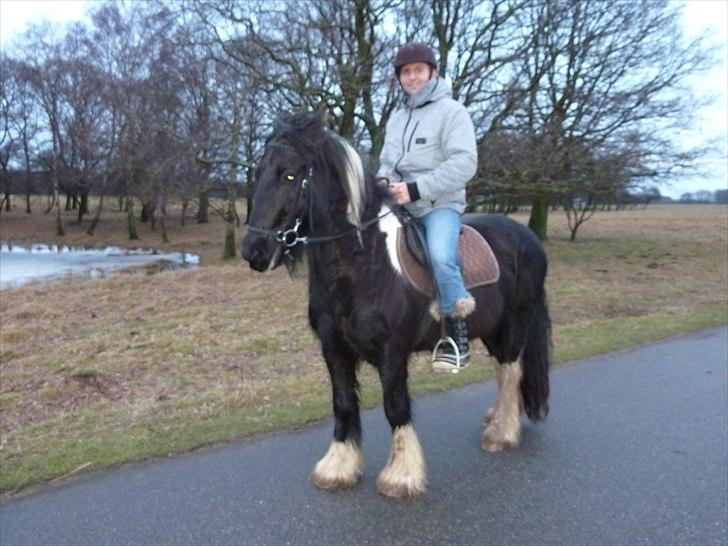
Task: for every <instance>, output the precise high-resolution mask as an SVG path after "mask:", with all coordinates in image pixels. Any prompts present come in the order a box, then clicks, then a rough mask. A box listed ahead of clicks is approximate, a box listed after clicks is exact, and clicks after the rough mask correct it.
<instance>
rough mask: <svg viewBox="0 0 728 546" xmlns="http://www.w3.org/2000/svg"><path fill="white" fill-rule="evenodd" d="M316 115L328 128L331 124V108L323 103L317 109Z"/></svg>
mask: <svg viewBox="0 0 728 546" xmlns="http://www.w3.org/2000/svg"><path fill="white" fill-rule="evenodd" d="M316 116H317V117H318V118H319V120H320V121H321V125H323V126H324V127H326V128H328V127H329V126H330V123H329V109H328V108H327V107H326V105H325V104H322V105H321V106H319V107H318V108H317V109H316Z"/></svg>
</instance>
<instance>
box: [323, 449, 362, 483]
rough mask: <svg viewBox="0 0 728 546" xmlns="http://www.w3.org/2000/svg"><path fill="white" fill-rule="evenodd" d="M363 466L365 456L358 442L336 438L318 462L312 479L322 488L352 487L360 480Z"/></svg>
mask: <svg viewBox="0 0 728 546" xmlns="http://www.w3.org/2000/svg"><path fill="white" fill-rule="evenodd" d="M363 467H364V457H363V456H362V452H361V448H360V447H359V446H358V445H357V444H355V443H354V442H337V441H336V440H334V441H333V442H331V445H330V446H329V450H328V451H327V452H326V455H324V457H323V458H322V459H321V460H320V461H319V462H318V463H316V468H314V469H313V474H312V475H311V479H312V480H313V483H314V485H315V486H316V487H320V488H321V489H339V488H343V487H351V486H352V485H355V484H356V483H357V482H358V481H359V477H360V476H361V473H362V468H363Z"/></svg>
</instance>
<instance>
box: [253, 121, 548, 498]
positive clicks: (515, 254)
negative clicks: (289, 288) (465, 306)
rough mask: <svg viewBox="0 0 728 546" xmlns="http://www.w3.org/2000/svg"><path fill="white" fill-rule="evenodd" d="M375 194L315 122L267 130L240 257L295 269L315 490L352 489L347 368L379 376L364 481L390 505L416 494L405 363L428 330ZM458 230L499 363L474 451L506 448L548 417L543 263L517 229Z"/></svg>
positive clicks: (353, 442)
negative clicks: (320, 395)
mask: <svg viewBox="0 0 728 546" xmlns="http://www.w3.org/2000/svg"><path fill="white" fill-rule="evenodd" d="M387 203H388V201H387V193H386V189H380V188H378V187H377V185H376V184H375V181H374V179H373V177H371V176H368V175H365V173H364V169H363V168H362V162H361V159H360V157H359V155H358V154H357V153H356V152H355V151H354V149H353V148H352V147H351V146H350V145H349V144H347V143H346V141H344V140H343V139H342V138H341V137H339V136H338V135H336V134H335V133H333V132H331V131H330V130H328V129H326V128H325V125H324V122H323V119H322V117H321V115H320V114H318V113H299V114H291V115H288V116H284V117H282V118H281V119H279V120H278V122H277V123H276V125H275V127H274V130H273V133H272V134H271V136H270V137H269V139H268V141H267V143H266V147H265V150H264V154H263V157H262V159H261V162H260V164H259V165H258V168H257V189H256V191H255V196H254V201H253V210H252V213H251V215H250V220H249V228H248V233H247V235H246V236H245V239H244V241H243V252H242V253H243V258H244V259H245V260H247V261H248V262H249V264H250V267H252V268H253V269H255V270H256V271H266V270H269V269H274V268H276V267H278V266H279V265H281V264H282V263H284V264H286V265H288V266H289V267H290V268H292V267H295V264H296V262H297V261H299V260H301V259H302V257H303V255H304V246H305V248H306V252H305V254H306V255H307V259H308V276H309V305H308V316H309V322H310V325H311V328H313V330H314V331H315V332H316V335H317V336H318V338H319V340H320V341H321V347H322V352H323V356H324V358H325V360H326V365H327V366H328V369H329V373H330V375H331V386H332V389H333V406H334V417H335V425H334V438H333V441H332V443H331V445H330V447H329V449H328V451H327V452H326V454H325V455H324V457H323V458H322V459H321V460H320V461H318V463H317V464H316V467H315V468H314V471H313V475H312V479H313V482H314V484H316V486H318V487H320V488H323V489H335V488H340V487H348V486H352V485H354V484H355V483H357V481H358V480H359V477H360V475H361V472H362V464H363V459H362V451H361V423H360V418H359V405H358V399H357V385H358V384H357V378H356V373H357V366H358V365H359V363H360V362H362V361H367V362H369V363H370V364H372V365H373V366H374V367H375V368H376V369H377V371H378V372H379V377H380V379H381V382H382V388H383V390H384V411H385V413H386V416H387V420H388V421H389V424H390V426H391V428H392V446H391V453H390V456H389V460H388V462H387V464H386V466H385V467H384V469H383V470H382V472H381V473H380V475H379V478H378V479H377V486H378V488H379V491H380V492H381V493H383V494H385V495H389V496H393V497H401V496H414V495H418V494H421V493H423V492H424V491H425V488H426V484H427V479H426V473H425V460H424V456H423V453H422V449H421V447H420V444H419V441H418V439H417V436H416V434H415V429H414V427H413V425H412V415H411V409H410V397H409V393H408V390H407V361H408V358H409V355H410V354H411V353H412V352H413V351H421V350H432V348H433V347H434V345H435V343H436V342H437V340H438V338H439V337H440V326H439V324H438V323H436V322H435V321H434V320H433V319H432V318H431V317H430V315H429V313H428V308H429V306H430V303H431V302H430V301H428V298H427V297H425V296H423V295H421V294H420V293H419V292H416V291H415V290H413V289H412V288H411V287H410V286H409V285H408V283H407V281H406V280H405V278H404V277H403V276H402V272H401V269H400V265H399V263H398V259H397V252H396V250H395V238H396V230H397V228H398V227H399V222H398V220H397V218H396V217H395V215H394V214H391V213H390V212H389V206H388V204H387ZM464 222H465V223H467V224H469V225H471V226H472V227H474V228H475V229H477V230H478V231H479V232H480V233H481V234H482V235H483V236H484V237H485V238H486V239H487V240H488V242H489V243H490V245H491V247H492V248H493V251H494V252H495V255H496V258H497V260H498V262H499V265H500V272H501V274H500V279H499V280H498V282H497V283H494V284H490V285H486V286H482V287H479V288H475V289H473V291H472V292H473V296H474V297H475V299H476V302H477V306H476V310H475V312H474V313H473V314H471V315H470V316H469V317H468V331H469V333H470V337H471V338H475V337H477V338H480V339H481V340H482V341H483V342H484V343H485V345H486V346H487V348H488V350H489V351H490V354H491V355H492V356H494V357H495V358H496V359H497V360H498V362H499V363H500V364H501V365H500V371H499V379H498V395H497V399H496V403H495V405H494V407H493V408H491V409H490V410H489V411H488V412H487V413H486V415H485V423H486V427H485V430H484V433H483V444H482V445H483V448H484V449H485V450H486V451H490V452H495V451H501V450H503V449H506V448H512V447H516V446H517V445H518V443H519V440H520V431H521V425H520V416H521V413H522V412H523V411H524V410H525V412H526V414H527V415H528V416H529V417H530V418H531V419H532V420H534V421H537V420H539V419H542V418H544V417H545V416H546V414H547V413H548V395H549V380H548V368H549V349H550V332H551V330H550V320H549V314H548V309H547V306H546V295H545V292H544V279H545V276H546V255H545V253H544V251H543V249H542V247H541V244H540V243H539V241H538V240H537V238H536V237H535V236H534V235H533V234H532V233H531V232H530V231H529V230H528V229H527V228H525V227H524V226H522V225H520V224H518V223H517V222H515V221H513V220H510V219H508V218H506V217H503V216H498V215H466V216H465V217H464Z"/></svg>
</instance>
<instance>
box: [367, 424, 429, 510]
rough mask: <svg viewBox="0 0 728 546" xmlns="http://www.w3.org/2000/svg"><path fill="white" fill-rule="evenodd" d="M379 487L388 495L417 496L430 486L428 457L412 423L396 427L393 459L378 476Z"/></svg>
mask: <svg viewBox="0 0 728 546" xmlns="http://www.w3.org/2000/svg"><path fill="white" fill-rule="evenodd" d="M377 489H379V492H380V493H381V494H382V495H386V496H388V497H416V496H417V495H421V494H423V493H424V492H425V490H426V489H427V475H426V469H425V457H424V455H423V454H422V448H421V447H420V442H419V440H417V434H416V433H415V429H414V427H413V426H412V424H411V423H410V424H407V425H404V426H402V427H397V428H395V429H394V433H393V434H392V450H391V452H390V453H389V461H388V462H387V466H385V467H384V469H383V470H382V472H381V474H379V478H377Z"/></svg>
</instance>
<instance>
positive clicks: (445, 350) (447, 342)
mask: <svg viewBox="0 0 728 546" xmlns="http://www.w3.org/2000/svg"><path fill="white" fill-rule="evenodd" d="M444 320H445V324H444V326H445V336H446V337H444V338H443V339H441V340H440V342H439V343H438V344H437V346H436V347H435V351H434V352H433V358H432V369H433V370H435V371H439V372H441V371H446V372H453V373H457V372H459V371H460V370H462V369H465V368H467V367H468V364H470V343H469V342H468V327H467V324H466V322H465V319H464V318H461V317H457V318H456V317H450V316H446V317H445V318H444Z"/></svg>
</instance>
